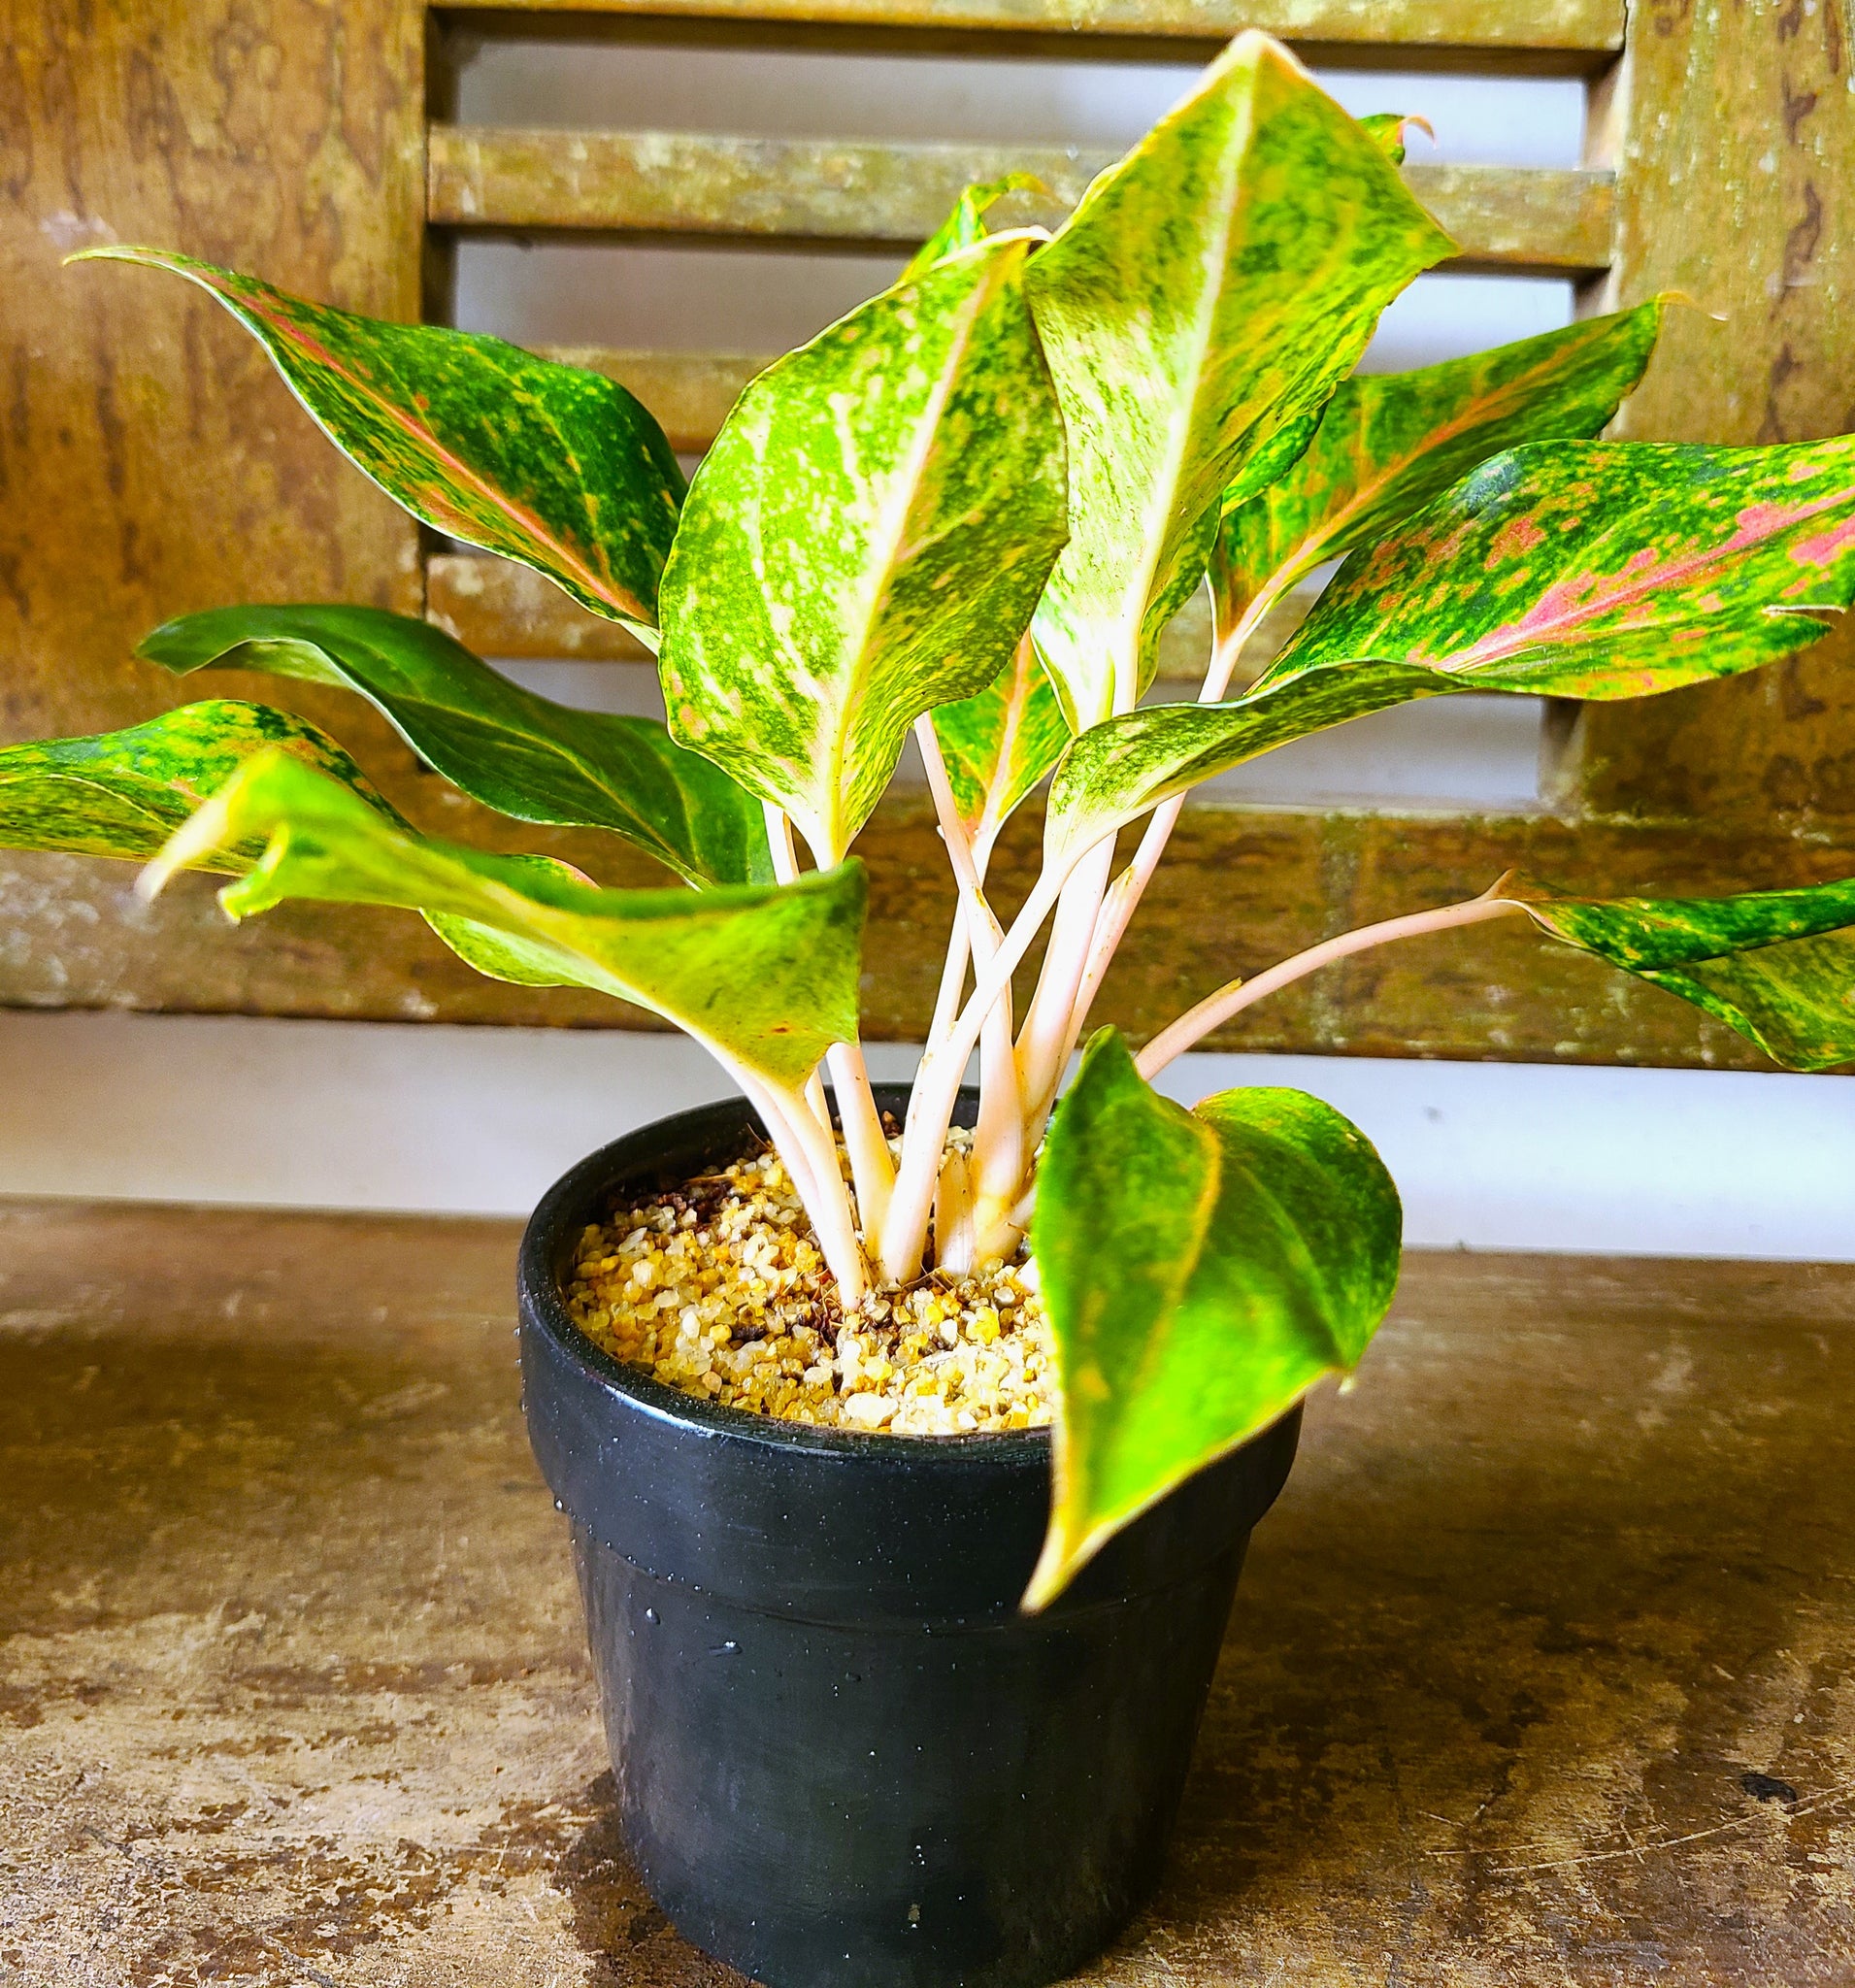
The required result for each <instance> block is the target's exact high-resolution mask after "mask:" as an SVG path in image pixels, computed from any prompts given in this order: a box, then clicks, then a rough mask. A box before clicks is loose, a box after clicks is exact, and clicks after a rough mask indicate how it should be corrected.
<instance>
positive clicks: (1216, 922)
mask: <svg viewBox="0 0 1855 1988" xmlns="http://www.w3.org/2000/svg"><path fill="white" fill-rule="evenodd" d="M288 687H289V686H285V688H288ZM265 689H266V693H267V694H270V695H275V694H276V691H275V686H271V685H266V686H265ZM378 729H379V731H380V732H381V734H382V742H380V743H375V742H372V741H371V740H370V734H369V731H368V727H367V726H365V725H364V724H362V723H360V722H358V721H357V718H356V716H354V715H350V716H348V718H347V719H345V720H344V721H343V723H342V725H341V734H342V737H343V738H344V739H345V740H346V741H348V742H349V743H350V744H352V745H354V746H356V747H357V748H359V749H360V751H361V755H362V758H363V761H364V763H365V764H366V765H367V766H368V768H369V770H370V771H374V772H380V773H381V775H382V777H383V778H385V777H386V776H389V775H391V774H392V773H393V768H392V766H391V755H390V752H389V751H388V749H387V748H386V747H385V746H384V744H383V732H384V728H383V727H380V728H378ZM385 784H386V785H387V787H388V789H389V791H390V792H391V794H392V796H393V798H394V799H395V800H396V801H398V802H399V803H401V805H403V806H404V807H406V808H407V809H408V811H409V812H412V813H413V814H414V817H415V818H416V819H418V820H419V821H420V822H421V824H422V825H425V826H428V827H432V828H435V829H437V830H439V831H441V832H443V833H445V834H447V835H450V836H453V837H456V838H458V839H459V840H462V841H466V842H470V843H473V844H475V845H478V846H480V847H486V848H493V847H500V848H523V849H530V850H537V851H541V852H544V853H548V854H553V855H557V856H560V857H563V858H565V859H566V860H567V861H570V862H573V863H576V864H578V865H579V866H580V868H581V869H583V870H585V871H586V872H587V873H588V874H589V875H592V876H595V877H597V878H600V879H601V880H602V881H604V882H608V883H612V884H614V885H621V884H645V883H660V882H662V881H663V873H662V872H661V871H660V870H658V869H656V868H655V866H654V865H652V864H650V863H649V862H648V861H647V860H646V858H644V857H642V856H639V855H636V854H635V853H634V852H632V851H631V850H629V849H628V848H626V846H625V845H622V844H619V843H616V842H614V841H613V840H612V839H611V838H608V837H603V836H594V835H590V834H579V835H566V834H550V833H547V832H545V831H541V830H534V829H522V828H518V827H517V826H515V825H514V824H513V823H510V822H507V821H504V820H501V819H500V818H498V817H495V816H492V815H489V814H487V813H486V812H483V811H480V810H478V809H475V808H472V807H471V806H470V805H469V804H467V803H465V802H463V801H461V800H459V799H458V798H457V797H456V796H455V795H454V794H453V793H451V792H450V791H449V790H448V789H447V787H446V786H445V783H444V782H443V781H442V780H440V779H438V778H437V777H436V776H435V775H426V776H423V777H422V778H419V777H411V778H409V777H407V776H406V774H405V773H404V772H403V771H402V772H401V773H400V774H399V775H398V777H396V778H385ZM1041 831H1042V823H1041V820H1040V818H1039V815H1038V812H1037V811H1036V810H1035V809H1027V810H1025V811H1024V812H1022V813H1021V814H1020V815H1019V816H1018V818H1017V819H1016V820H1015V821H1014V822H1013V823H1012V824H1011V826H1010V830H1009V831H1008V834H1007V837H1006V840H1005V844H1004V846H1003V847H1002V848H1001V850H1000V852H999V856H998V858H997V859H996V861H995V863H994V867H993V872H992V879H993V881H992V885H990V886H988V888H990V889H991V894H992V895H993V897H994V900H995V902H996V903H997V904H998V905H999V906H1000V909H1001V911H1003V912H1005V913H1006V914H1008V915H1009V914H1010V911H1012V910H1013V909H1014V908H1015V906H1016V904H1017V903H1018V902H1020V901H1021V898H1022V895H1023V893H1024V892H1025V890H1026V889H1028V887H1029V882H1030V878H1031V876H1032V873H1033V870H1034V867H1035V862H1036V854H1037V845H1038V838H1039V836H1040V834H1041ZM1851 842H1855V839H1851ZM857 853H858V854H859V855H860V856H862V857H863V858H864V859H865V860H866V861H867V862H868V864H869V867H870V884H871V924H870V930H869V933H868V936H867V939H866V942H865V954H864V956H865V960H866V962H867V968H868V976H869V977H868V980H867V982H866V985H865V988H864V994H863V1015H864V1027H865V1030H866V1032H867V1034H868V1035H869V1036H870V1037H871V1038H872V1039H873V1040H876V1041H904V1042H908V1041H915V1042H918V1041H919V1040H920V1037H921V1032H922V1030H923V1029H924V1028H925V1026H926V1022H927V1016H928V1011H929V1009H930V1008H931V1006H932V1002H933V992H934V986H935V982H936V978H937V977H938V974H939V971H940V962H941V951H942V947H943V945H944V940H945V934H946V929H947V921H948V919H949V918H950V916H951V915H952V911H953V891H952V885H951V882H950V879H949V878H948V874H947V868H946V858H945V853H944V849H943V848H942V845H941V843H940V840H939V837H938V834H937V831H936V828H935V823H934V818H933V811H932V808H931V806H930V805H929V804H928V802H927V801H926V798H925V796H921V795H911V794H908V793H902V792H898V793H896V794H894V795H892V796H891V797H890V798H889V799H888V800H886V801H885V802H884V803H883V805H882V807H881V808H880V809H879V810H878V812H877V814H876V816H875V818H874V819H873V820H872V822H871V823H870V826H869V827H868V828H867V829H866V830H865V832H864V834H863V836H862V838H861V839H860V840H859V843H858V845H857ZM1851 855H1855V847H1852V846H1851V845H1850V844H1844V845H1842V846H1840V847H1839V848H1838V847H1837V846H1836V845H1815V844H1811V843H1806V842H1804V841H1801V840H1797V839H1793V838H1790V837H1786V836H1779V835H1771V836H1767V837H1764V838H1762V839H1761V838H1759V837H1757V836H1755V835H1752V834H1749V833H1745V832H1742V831H1739V830H1737V829H1727V830H1724V831H1708V830H1706V829H1695V828H1692V827H1690V826H1687V825H1685V824H1674V825H1668V826H1658V825H1652V824H1642V825H1628V824H1620V825H1607V824H1597V825H1588V826H1586V827H1584V828H1582V829H1580V828H1577V827H1575V826H1574V825H1573V824H1572V823H1569V822H1566V821H1563V820H1560V819H1558V818H1557V817H1555V816H1553V815H1550V814H1544V813H1540V814H1504V815H1487V816H1472V815H1470V816H1465V815H1460V814H1455V813H1424V812H1397V813H1390V812H1366V811H1362V810H1346V809H1342V810H1321V809H1317V808H1308V809H1304V810H1296V809H1264V808H1239V807H1230V806H1219V805H1214V804H1205V805H1201V806H1198V807H1193V808H1188V809H1187V810H1186V811H1185V812H1184V814H1183V816H1182V817H1181V820H1180V825H1179V828H1178V830H1177V832H1176V834H1175V836H1174V838H1173V843H1172V847H1171V850H1170V852H1169V855H1168V859H1167V861H1166V863H1165V864H1164V865H1163V866H1162V868H1161V870H1160V872H1159V874H1158V877H1157V878H1156V879H1155V881H1154V883H1153V885H1152V887H1151V889H1150V890H1149V892H1148V894H1147V899H1146V902H1145V903H1144V904H1143V907H1142V910H1141V914H1140V916H1139V918H1138V919H1137V920H1136V921H1135V923H1134V926H1133V928H1132V931H1131V932H1130V934H1129V936H1128V939H1127V942H1126V943H1125V944H1124V945H1123V946H1122V948H1121V952H1120V955H1119V958H1118V959H1117V961H1116V964H1115V967H1114V971H1113V973H1112V975H1111V976H1110V979H1109V982H1108V985H1107V988H1106V989H1105V992H1104V997H1103V1000H1102V1002H1101V1003H1100V1004H1099V1006H1098V1009H1097V1018H1098V1019H1100V1020H1104V1021H1114V1022H1118V1023H1119V1024H1120V1025H1121V1026H1122V1027H1123V1028H1125V1029H1126V1030H1127V1031H1128V1032H1129V1033H1130V1034H1131V1035H1133V1036H1135V1037H1140V1038H1144V1037H1145V1036H1148V1035H1150V1034H1152V1033H1153V1031H1154V1030H1156V1029H1157V1028H1159V1027H1161V1026H1163V1024H1164V1023H1165V1022H1167V1021H1169V1020H1171V1019H1172V1018H1173V1017H1174V1016H1175V1015H1176V1014H1177V1013H1178V1012H1179V1011H1181V1010H1182V1009H1184V1008H1186V1007H1188V1006H1189V1005H1190V1004H1191V1003H1192V1002H1193V1001H1195V1000H1196V999H1197V998H1198V997H1199V996H1200V995H1202V994H1205V993H1208V992H1209V990H1210V989H1211V988H1212V987H1214V986H1216V985H1218V984H1219V983H1220V982H1221V981H1223V980H1225V979H1227V978H1229V977H1231V975H1233V974H1237V973H1254V972H1255V971H1256V970H1257V969H1258V968H1260V967H1262V966H1265V965H1267V964H1269V963H1270V962H1271V961H1273V960H1275V959H1279V958H1282V957H1284V956H1286V955H1287V954H1289V953H1292V952H1295V951H1298V950H1299V949H1301V948H1302V947H1303V946H1306V945H1309V944H1314V943H1315V942H1316V941H1318V940H1320V939H1322V938H1324V937H1327V936H1329V935H1331V934H1332V933H1334V932H1339V931H1344V930H1346V929H1348V928H1350V927H1352V926H1355V925H1362V924H1365V923H1368V922H1370V921H1371V920H1373V919H1376V918H1383V917H1389V916H1392V915H1394V914H1396V913H1398V912H1403V911H1413V910H1417V909H1421V908H1423V907H1425V906H1430V905H1439V904H1446V903H1448V902H1450V901H1451V900H1453V899H1456V898H1460V897H1464V896H1467V895H1469V894H1471V893H1472V892H1474V891H1477V890H1481V889H1484V888H1485V887H1486V886H1487V885H1488V884H1489V883H1490V882H1492V881H1493V880H1494V878H1496V877H1498V876H1499V875H1500V874H1501V872H1502V871H1503V870H1505V869H1507V868H1518V869H1521V870H1525V871H1528V872H1530V873H1532V874H1534V875H1536V876H1540V877H1542V878H1545V879H1547V880H1549V881H1554V882H1558V883H1562V884H1565V885H1569V886H1573V887H1576V888H1582V889H1587V890H1591V891H1594V892H1600V893H1622V892H1627V891H1630V890H1643V891H1647V892H1651V893H1666V894H1673V895H1682V894H1688V895H1693V894H1696V893H1706V892H1707V891H1715V890H1719V889H1721V888H1723V887H1726V885H1727V883H1728V881H1729V880H1732V881H1737V882H1739V884H1741V885H1743V886H1744V887H1746V888H1752V889H1757V888H1767V887H1778V886H1783V885H1789V884H1798V883H1808V882H1816V881H1821V880H1823V879H1825V878H1833V877H1841V876H1846V875H1847V874H1848V873H1849V870H1850V868H1851V867H1855V865H1852V864H1851ZM133 880H134V872H133V870H132V869H131V868H130V867H129V866H127V865H123V864H108V863H101V862H90V861H85V860H83V859H81V858H77V857H47V856H36V857H35V856H20V857H16V858H14V859H13V861H12V866H11V875H10V876H8V875H0V929H4V930H5V931H6V933H7V942H8V943H7V946H6V948H5V949H4V950H0V1000H5V1001H7V1002H9V1003H11V1004H13V1005H16V1006H45V1007H76V1008H83V1007H112V1008H126V1009H163V1010H174V1011H191V1012H196V1013H200V1012H203V1013H235V1014H298V1015H333V1016H341V1017H345V1018H350V1019H354V1020H426V1021H458V1022H481V1021H497V1022H514V1023H526V1024H533V1025H555V1026H559V1025H581V1026H595V1027H601V1026H603V1027H628V1028H636V1027H640V1026H645V1027H649V1026H653V1025H654V1024H652V1023H651V1022H649V1021H648V1019H647V1018H646V1017H644V1016H642V1015H641V1014H640V1013H639V1012H638V1011H636V1010H633V1009H629V1008H626V1007H623V1006H621V1005H620V1004H618V1003H616V1002H613V1001H611V1000H607V999H604V998H602V997H600V996H598V995H594V994H591V993H583V992H577V991H574V990H571V989H565V988H557V989H530V988H520V987H512V986H507V985H504V984H502V983H500V982H498V981H493V980H486V979H483V978H482V977H480V976H478V975H476V974H474V973H472V972H471V971H470V969H469V968H467V967H465V966H464V965H463V964H462V962H460V961H459V960H457V959H456V958H455V957H454V956H453V955H451V954H450V953H448V952H447V951H446V950H445V949H444V948H443V947H442V946H441V945H440V944H439V943H438V941H437V940H436V939H435V938H434V937H432V936H431V935H430V934H428V933H427V932H426V931H425V929H424V927H423V926H422V925H420V924H419V922H418V921H417V920H416V919H415V918H413V917H410V916H407V915H404V914H401V913H398V912H391V911H368V910H355V909H350V908H348V907H345V906H327V907H311V906H298V905H290V906H286V907H284V908H283V909H282V910H280V911H273V912H269V913H267V914H266V915H265V916H263V917H261V918H250V919H248V920H246V921H245V923H243V924H241V925H239V926H237V927H235V928H234V927H228V926H227V924H226V922H225V920H224V918H223V916H222V915H221V914H220V913H219V911H217V909H216V907H215V903H214V899H213V893H212V888H211V885H210V882H209V880H208V879H206V878H180V879H177V881H176V882H175V884H174V885H172V886H171V887H170V889H169V891H168V892H167V894H166V895H165V896H163V897H162V898H161V899H159V900H158V901H157V902H156V903H155V904H154V905H153V906H145V905H142V904H141V903H139V902H138V901H137V900H136V899H135V897H134V895H133V892H132V888H131V886H132V884H133ZM1210 1046H1213V1047H1229V1048H1249V1049H1269V1050H1282V1051H1311V1052H1316V1053H1338V1054H1345V1055H1372V1056H1466V1057H1472V1058H1478V1059H1479V1058H1487V1059H1494V1060H1499V1061H1511V1062H1544V1063H1552V1062H1564V1063H1612V1062H1624V1063H1641V1064H1666V1065H1675V1066H1699V1067H1719V1068H1738V1069H1763V1068H1769V1065H1767V1064H1765V1062H1764V1061H1763V1059H1762V1058H1761V1057H1760V1055H1759V1054H1758V1052H1757V1051H1756V1050H1755V1049H1753V1048H1752V1047H1751V1045H1750V1044H1747V1043H1745V1042H1743V1041H1741V1040H1740V1039H1739V1037H1737V1036H1735V1035H1733V1034H1732V1033H1731V1032H1730V1031H1728V1030H1727V1029H1726V1028H1724V1027H1723V1026H1722V1025H1720V1024H1718V1023H1715V1022H1712V1021H1710V1020H1708V1019H1707V1018H1706V1017H1705V1016H1704V1015H1702V1014H1700V1013H1699V1011H1696V1010H1695V1009H1692V1008H1690V1007H1688V1006H1687V1005H1686V1004H1685V1003H1683V1002H1680V1001H1677V1000H1676V999H1675V998H1674V997H1673V995H1670V994H1663V993H1661V992H1659V991H1658V990H1656V989H1655V988H1652V987H1648V986H1646V985H1644V984H1643V983H1641V982H1640V981H1635V980H1630V979H1628V978H1626V977H1624V976H1622V975H1620V974H1616V973H1613V972H1611V971H1610V970H1609V969H1608V968H1607V967H1605V966H1602V965H1601V964H1599V963H1598V962H1597V961H1595V960H1593V959H1590V958H1588V957H1587V956H1586V955H1584V954H1582V953H1576V952H1573V951H1571V950H1570V949H1569V948H1566V947H1562V946H1555V945H1550V944H1546V943H1545V942H1543V941H1540V940H1537V939H1535V938H1534V937H1533V936H1532V934H1531V932H1530V931H1529V930H1528V929H1527V928H1525V927H1524V926H1523V925H1522V924H1520V923H1519V922H1518V921H1511V922H1509V921H1503V922H1501V923H1499V924H1494V925H1486V926H1480V927H1477V928H1474V930H1472V931H1468V932H1462V933H1450V934H1445V935H1443V936H1441V937H1440V938H1437V939H1433V940H1427V941H1424V942H1421V943H1413V944H1408V945H1401V946H1386V947H1383V948H1382V949H1380V950H1379V951H1376V952H1372V953H1367V954H1363V955H1361V956H1360V957H1359V958H1358V959H1356V960H1353V961H1349V962H1347V963H1345V964H1344V965H1343V966H1342V967H1339V968H1337V969H1335V970H1333V971H1332V972H1330V973H1327V974H1324V975H1317V976H1314V977H1312V978H1310V979H1309V980H1308V981H1305V982H1302V983H1300V984H1299V985H1297V986H1296V987H1293V988H1291V989H1289V990H1288V991H1287V992H1286V993H1285V994H1283V995H1282V996H1280V997H1278V998H1277V999H1275V1000H1272V1001H1269V1002H1265V1003H1261V1004H1259V1005H1258V1006H1257V1007H1256V1008H1255V1009H1254V1010H1252V1011H1249V1012H1248V1013H1247V1014H1245V1015H1243V1016H1242V1017H1240V1019H1239V1021H1238V1022H1237V1023H1236V1024H1235V1025H1233V1026H1232V1027H1231V1028H1230V1029H1228V1030H1227V1031H1225V1032H1224V1033H1223V1034H1222V1035H1220V1036H1218V1037H1215V1038H1213V1039H1212V1041H1211V1044H1210Z"/></svg>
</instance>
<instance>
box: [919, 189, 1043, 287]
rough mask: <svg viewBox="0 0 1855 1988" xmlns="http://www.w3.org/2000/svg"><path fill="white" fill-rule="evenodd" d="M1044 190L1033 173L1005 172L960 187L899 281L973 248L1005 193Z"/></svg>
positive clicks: (981, 238) (983, 238)
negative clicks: (943, 216) (944, 216)
mask: <svg viewBox="0 0 1855 1988" xmlns="http://www.w3.org/2000/svg"><path fill="white" fill-rule="evenodd" d="M1047 191H1048V189H1047V188H1046V187H1045V186H1044V184H1043V181H1042V180H1040V179H1039V178H1038V177H1037V175H1036V174H1035V173H1007V174H1005V175H1003V177H1001V178H1000V179H997V180H976V181H975V182H973V184H972V185H970V186H967V187H964V188H962V190H961V193H960V197H959V198H958V199H957V200H956V201H955V202H954V203H953V209H952V212H951V213H950V214H949V215H947V217H946V219H945V220H944V221H943V222H942V223H941V225H940V226H939V227H938V228H936V229H935V231H934V232H933V234H931V235H930V236H929V237H928V238H927V240H926V241H925V242H923V243H922V244H921V246H920V248H917V249H916V250H915V252H914V254H913V255H912V256H911V258H910V261H909V265H908V267H907V268H906V269H905V270H904V271H903V272H902V275H901V277H900V279H899V281H900V282H911V281H912V280H913V279H914V278H915V277H917V276H922V275H925V274H926V272H927V271H928V270H930V269H932V268H933V267H934V265H935V264H936V263H937V262H944V261H945V260H946V258H947V257H948V256H949V255H958V254H959V253H960V252H961V251H962V250H963V249H967V248H976V247H977V245H978V244H979V243H980V242H983V241H984V240H985V237H986V226H985V216H986V214H987V213H988V211H989V210H990V209H991V208H993V207H994V206H996V205H997V203H998V202H999V201H1001V200H1003V199H1004V198H1005V196H1006V195H1007V194H1008V193H1044V192H1047Z"/></svg>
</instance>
